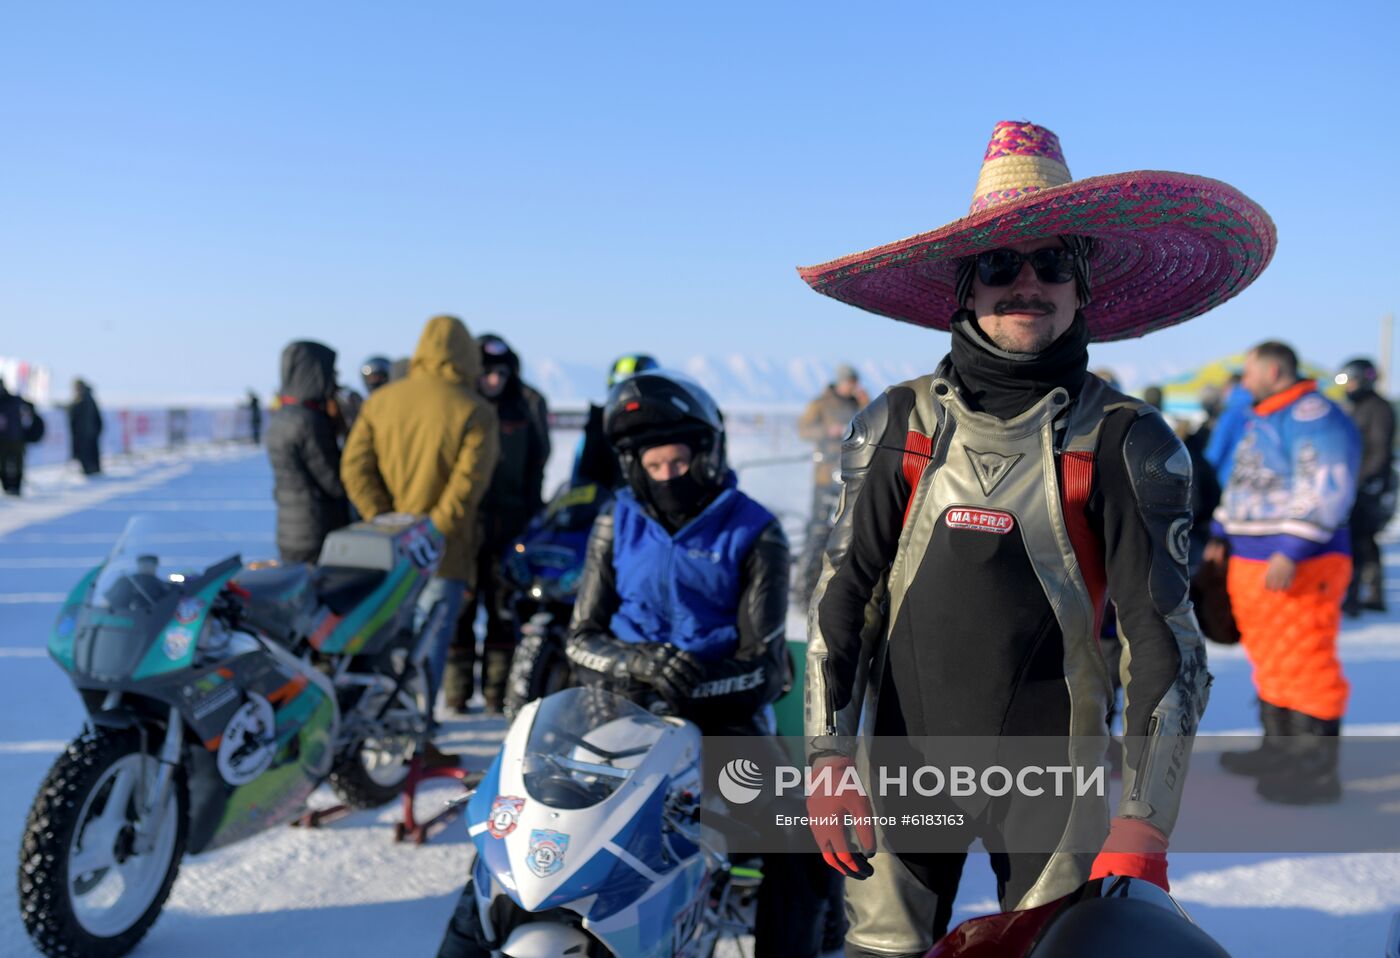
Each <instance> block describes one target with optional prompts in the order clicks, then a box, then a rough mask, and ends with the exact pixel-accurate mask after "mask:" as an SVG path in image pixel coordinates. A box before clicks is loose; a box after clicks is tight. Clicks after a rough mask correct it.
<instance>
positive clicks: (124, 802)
mask: <svg viewBox="0 0 1400 958" xmlns="http://www.w3.org/2000/svg"><path fill="white" fill-rule="evenodd" d="M159 767H160V766H159V763H158V762H157V761H156V759H155V757H154V756H152V755H148V754H146V753H144V752H142V751H141V743H140V739H139V738H138V737H137V735H136V733H135V732H132V731H129V730H125V729H123V730H120V731H116V730H110V729H101V728H99V729H97V730H95V731H92V732H88V733H86V734H84V735H82V736H80V737H79V738H77V739H74V740H73V741H72V742H71V743H70V744H69V746H68V748H67V750H65V751H64V753H63V754H62V755H61V756H59V758H58V761H56V762H54V764H53V767H52V768H51V769H50V770H49V774H48V776H47V777H46V778H45V779H44V782H43V784H42V785H41V786H40V787H39V794H38V795H37V796H36V797H35V799H34V804H33V805H32V806H31V807H30V810H29V818H28V820H27V821H26V823H25V828H24V837H23V839H22V840H21V843H20V867H19V906H20V916H21V917H22V918H23V920H24V926H25V929H26V930H27V931H28V932H29V936H30V938H31V939H33V941H34V944H35V946H36V947H37V948H38V949H39V950H40V951H41V952H43V953H44V954H45V955H50V956H58V955H84V956H91V958H117V956H119V955H125V954H126V953H127V952H129V951H131V949H132V948H134V947H135V946H136V944H137V942H139V941H140V940H141V938H142V937H144V936H145V934H146V932H147V931H149V930H150V927H151V925H153V924H154V923H155V920H156V918H157V917H158V916H159V915H160V911H161V908H162V907H164V905H165V900H166V898H168V897H169V895H170V888H171V886H172V885H173V884H174V883H175V876H176V875H177V874H178V873H179V870H180V859H181V858H182V857H183V855H184V852H185V831H186V827H187V824H188V821H187V820H188V799H187V797H186V794H185V785H184V780H183V776H182V775H180V774H179V772H178V771H177V773H176V775H175V777H174V779H173V780H172V782H171V788H170V792H169V794H168V795H167V797H166V801H165V805H164V809H163V812H162V814H161V816H160V824H159V826H158V830H157V832H156V835H155V837H154V839H153V844H152V847H151V848H150V849H149V850H148V851H145V852H137V851H136V850H135V849H134V847H133V844H134V842H135V840H136V837H137V836H136V826H137V825H139V824H140V820H139V811H140V808H139V796H140V794H141V789H139V788H138V787H137V786H138V780H139V779H140V778H142V777H144V778H145V785H146V786H147V787H149V786H151V785H152V784H153V783H154V781H155V778H156V774H157V772H158V770H159Z"/></svg>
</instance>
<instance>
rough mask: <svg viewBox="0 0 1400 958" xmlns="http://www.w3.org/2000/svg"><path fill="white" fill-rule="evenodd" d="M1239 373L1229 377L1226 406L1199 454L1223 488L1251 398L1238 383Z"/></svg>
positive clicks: (1251, 405)
mask: <svg viewBox="0 0 1400 958" xmlns="http://www.w3.org/2000/svg"><path fill="white" fill-rule="evenodd" d="M1240 379H1241V374H1240V373H1236V374H1235V375H1233V376H1231V377H1230V389H1229V391H1228V392H1227V393H1226V394H1225V406H1224V408H1223V409H1222V410H1221V411H1220V416H1219V418H1217V419H1216V421H1215V425H1214V426H1213V427H1212V429H1211V433H1210V440H1209V441H1208V442H1207V443H1206V448H1205V452H1204V453H1202V455H1203V456H1204V457H1205V460H1206V462H1208V463H1210V467H1211V468H1212V469H1214V470H1215V479H1216V481H1217V482H1218V483H1220V488H1222V489H1224V488H1225V486H1226V484H1227V483H1229V481H1230V467H1231V466H1232V465H1233V464H1234V460H1235V446H1237V445H1239V442H1240V439H1241V438H1242V437H1243V436H1244V427H1245V423H1246V422H1248V421H1249V413H1250V409H1251V408H1252V407H1253V406H1254V397H1253V396H1252V395H1250V392H1249V390H1248V389H1246V388H1244V385H1243V384H1242V383H1241V382H1240Z"/></svg>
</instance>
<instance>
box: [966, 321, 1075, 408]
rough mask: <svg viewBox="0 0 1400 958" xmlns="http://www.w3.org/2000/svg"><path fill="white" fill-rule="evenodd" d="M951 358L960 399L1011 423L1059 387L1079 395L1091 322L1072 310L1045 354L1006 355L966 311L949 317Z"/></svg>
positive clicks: (1007, 353) (1071, 394) (972, 406)
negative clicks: (1066, 324) (1070, 319)
mask: <svg viewBox="0 0 1400 958" xmlns="http://www.w3.org/2000/svg"><path fill="white" fill-rule="evenodd" d="M951 332H952V334H953V349H952V353H951V354H950V356H951V359H952V364H953V378H954V379H955V380H956V381H957V383H958V384H959V385H960V386H961V387H962V394H963V400H964V401H965V402H966V403H967V404H968V406H970V407H971V408H972V409H974V410H978V411H980V412H986V413H990V414H992V415H993V416H996V417H997V418H998V419H1014V418H1015V417H1017V416H1019V415H1020V414H1021V413H1023V412H1025V411H1026V410H1027V409H1030V408H1031V407H1032V406H1034V405H1035V404H1036V403H1038V402H1040V400H1041V399H1043V398H1045V396H1046V395H1047V394H1048V393H1049V392H1050V391H1051V390H1053V389H1054V388H1055V387H1057V386H1062V387H1064V389H1065V390H1066V391H1067V392H1068V393H1069V395H1070V398H1071V399H1074V398H1077V397H1078V396H1079V392H1080V390H1081V389H1083V388H1084V377H1085V376H1086V375H1087V374H1088V369H1089V324H1088V322H1086V321H1085V319H1084V314H1083V313H1082V312H1079V311H1078V310H1076V311H1075V314H1074V322H1072V323H1071V324H1070V327H1069V329H1067V330H1065V331H1064V333H1063V334H1062V335H1061V336H1060V338H1059V339H1057V340H1055V341H1054V342H1053V343H1051V344H1050V345H1049V346H1048V347H1046V348H1045V349H1044V350H1043V351H1041V352H1038V353H1009V352H1007V351H1006V350H1004V349H1002V348H1001V347H1000V346H998V345H996V343H993V342H992V341H991V340H990V339H988V338H987V335H986V334H985V333H983V332H982V330H981V328H980V327H979V326H978V325H977V320H976V318H975V317H974V316H973V315H972V312H971V311H970V310H959V311H958V313H957V314H955V315H954V316H953V323H952V328H951Z"/></svg>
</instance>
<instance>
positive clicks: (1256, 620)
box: [1227, 555, 1351, 719]
mask: <svg viewBox="0 0 1400 958" xmlns="http://www.w3.org/2000/svg"><path fill="white" fill-rule="evenodd" d="M1268 568H1269V563H1268V562H1267V561H1260V560H1258V559H1240V558H1237V557H1231V559H1230V572H1229V578H1228V580H1227V581H1228V586H1227V587H1228V589H1229V592H1230V604H1231V605H1232V606H1234V611H1235V622H1236V623H1237V624H1238V625H1239V628H1240V644H1241V645H1243V646H1244V650H1245V654H1246V655H1248V656H1249V661H1250V663H1251V664H1252V665H1253V666H1254V687H1255V688H1257V689H1258V690H1259V697H1260V698H1261V699H1263V700H1264V701H1265V702H1268V703H1269V704H1270V705H1277V706H1278V707H1279V708H1285V709H1292V710H1293V711H1295V712H1302V713H1304V714H1306V715H1311V716H1313V717H1314V718H1320V719H1339V718H1341V717H1342V715H1343V714H1344V713H1345V712H1346V707H1347V692H1348V690H1349V688H1350V687H1349V686H1348V685H1347V680H1346V679H1345V678H1343V677H1342V663H1341V662H1340V661H1338V659H1337V632H1338V631H1339V630H1340V629H1341V627H1342V598H1343V597H1344V596H1345V595H1346V591H1347V583H1348V582H1350V581H1351V557H1350V556H1345V555H1324V556H1318V557H1317V558H1315V559H1304V560H1303V561H1302V562H1299V563H1298V570H1297V574H1296V575H1295V576H1294V577H1293V584H1292V585H1291V586H1289V587H1288V591H1286V592H1270V591H1269V590H1268V589H1266V588H1264V573H1265V572H1267V571H1268Z"/></svg>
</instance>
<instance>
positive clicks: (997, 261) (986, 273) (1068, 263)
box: [977, 246, 1074, 286]
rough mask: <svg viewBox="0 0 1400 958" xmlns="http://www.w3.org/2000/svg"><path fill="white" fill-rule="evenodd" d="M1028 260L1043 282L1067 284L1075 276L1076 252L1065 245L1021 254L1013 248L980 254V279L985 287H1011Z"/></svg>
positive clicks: (978, 268) (978, 257)
mask: <svg viewBox="0 0 1400 958" xmlns="http://www.w3.org/2000/svg"><path fill="white" fill-rule="evenodd" d="M1026 262H1029V263H1030V264H1031V269H1033V270H1035V276H1036V279H1038V280H1040V281H1041V282H1042V283H1068V282H1069V281H1070V280H1072V279H1074V251H1073V250H1070V249H1068V248H1067V247H1064V246H1053V247H1048V248H1046V249H1038V250H1036V251H1035V252H1034V253H1018V252H1016V251H1015V250H1014V249H994V250H988V251H987V252H985V253H978V254H977V278H978V279H980V280H981V281H982V284H983V285H984V286H1010V285H1011V284H1012V283H1014V282H1015V281H1016V277H1017V276H1019V275H1021V266H1022V265H1023V264H1025V263H1026Z"/></svg>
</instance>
